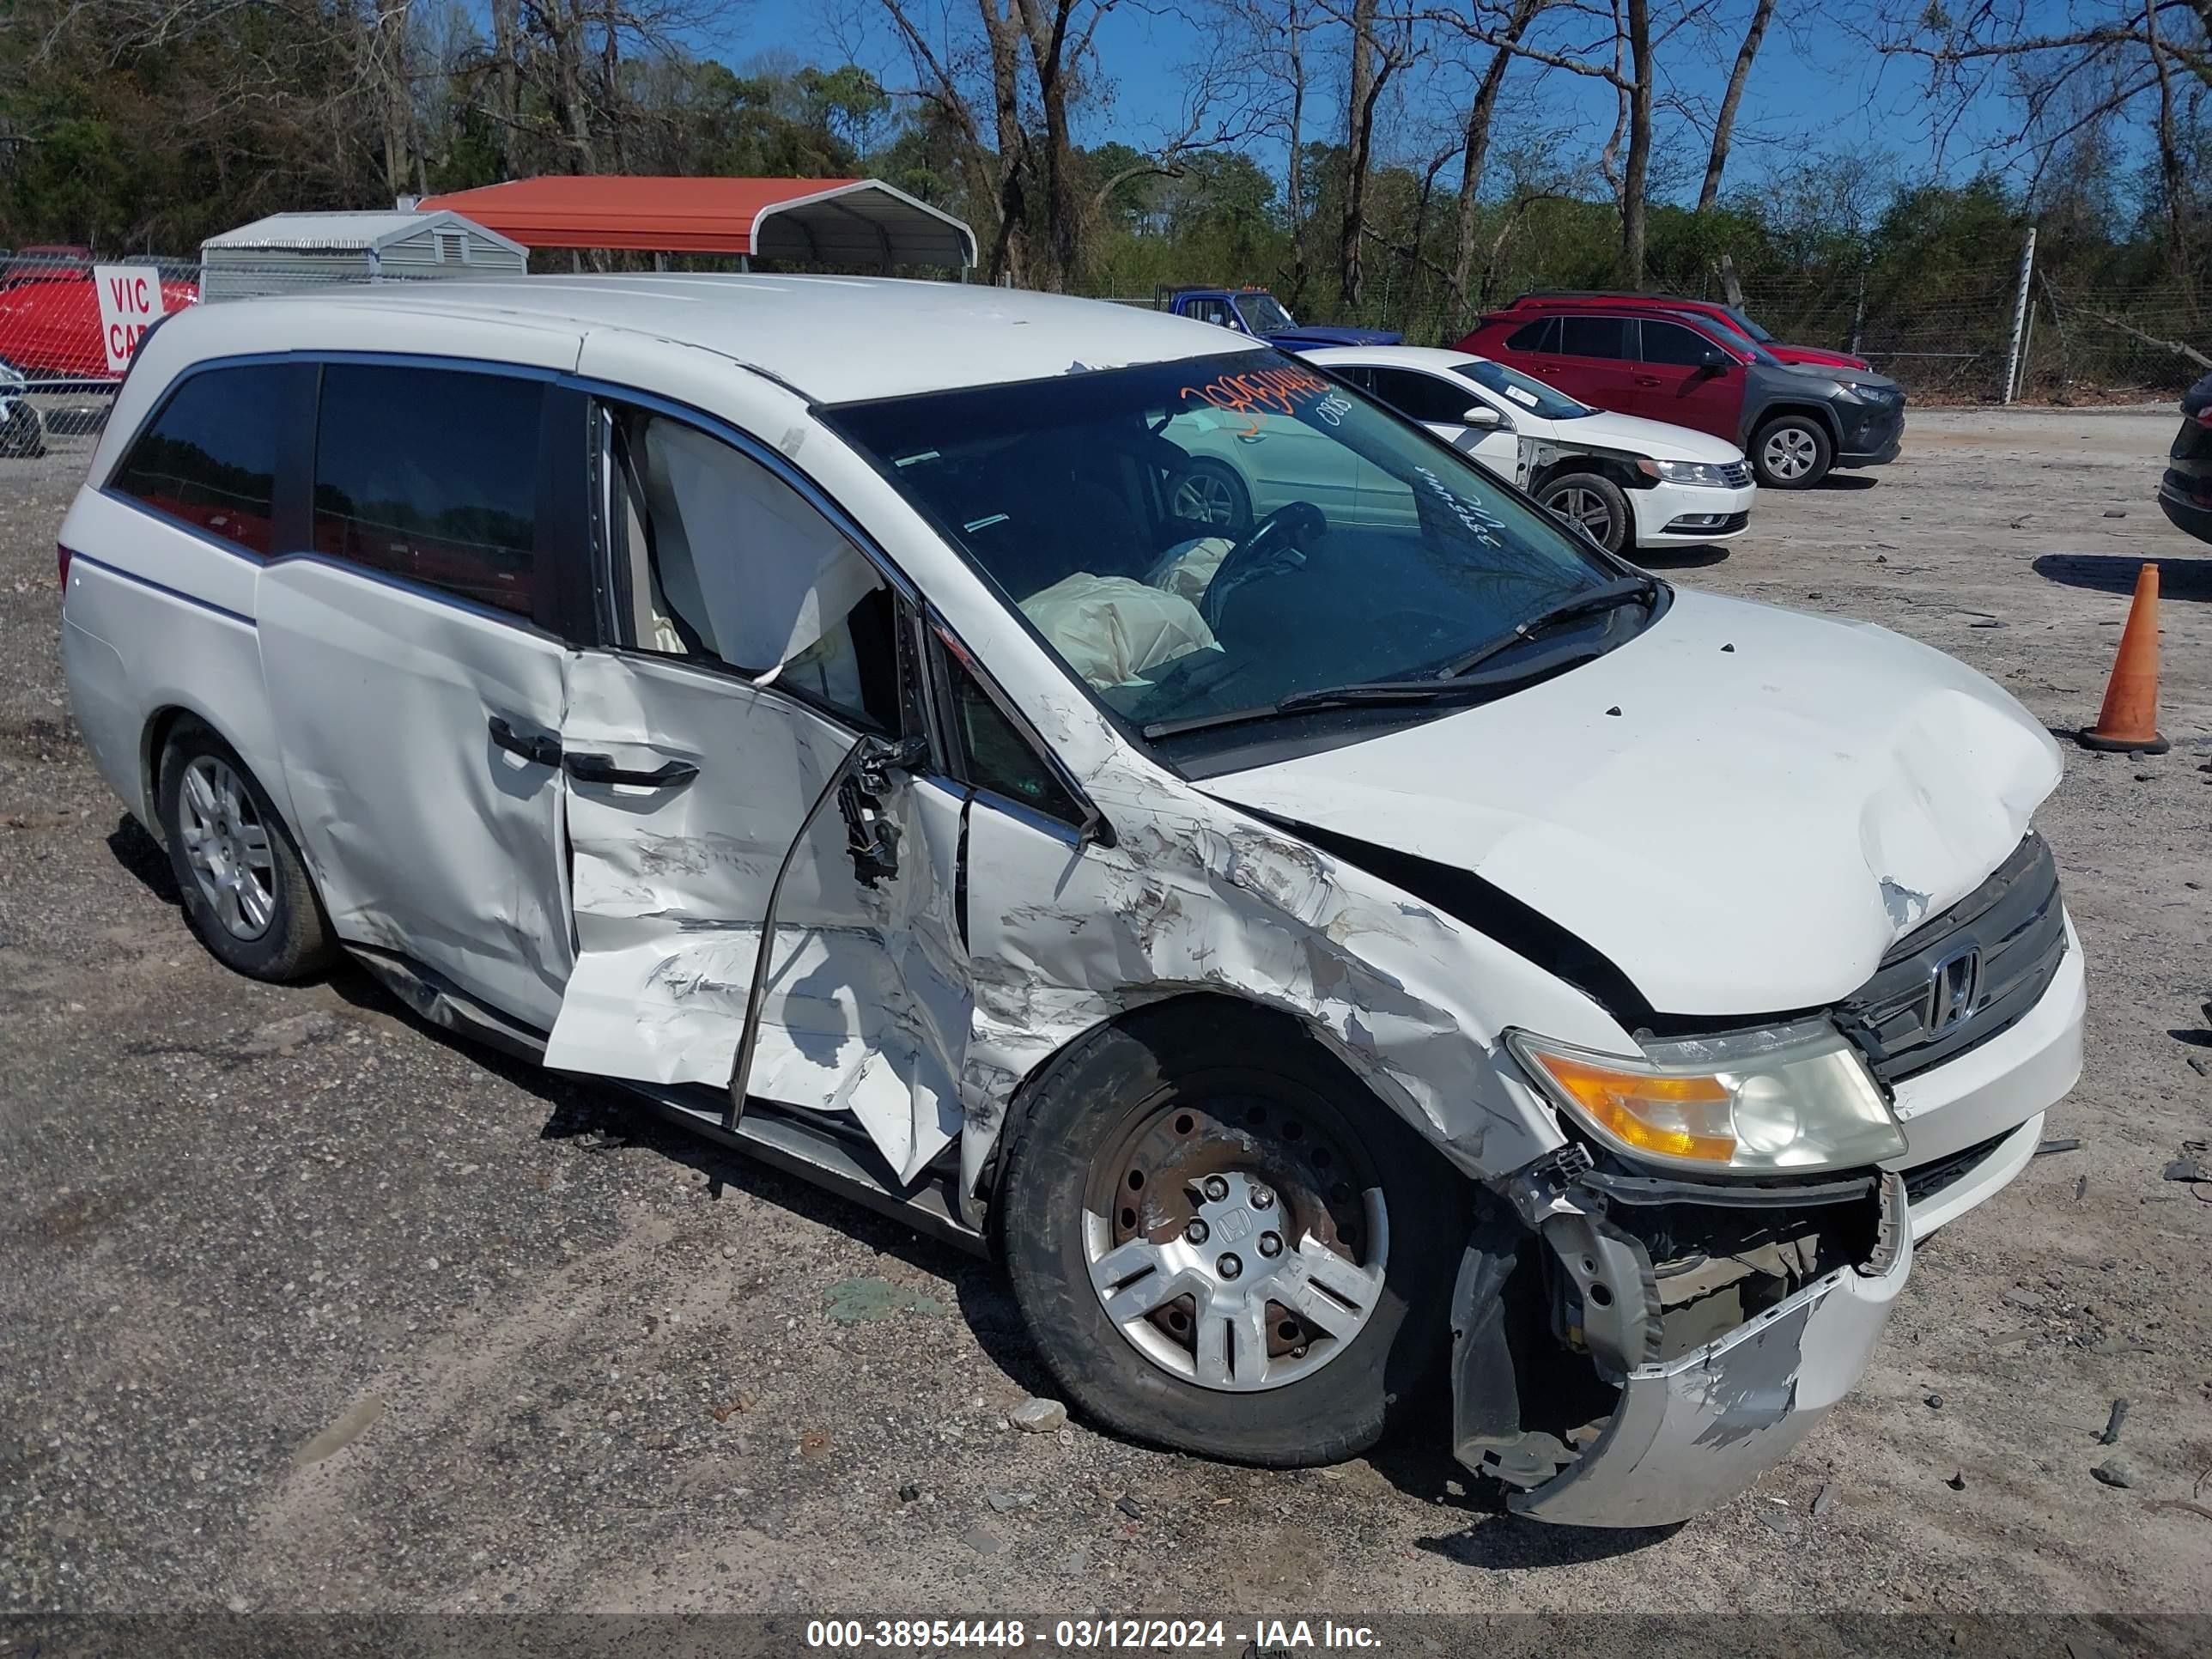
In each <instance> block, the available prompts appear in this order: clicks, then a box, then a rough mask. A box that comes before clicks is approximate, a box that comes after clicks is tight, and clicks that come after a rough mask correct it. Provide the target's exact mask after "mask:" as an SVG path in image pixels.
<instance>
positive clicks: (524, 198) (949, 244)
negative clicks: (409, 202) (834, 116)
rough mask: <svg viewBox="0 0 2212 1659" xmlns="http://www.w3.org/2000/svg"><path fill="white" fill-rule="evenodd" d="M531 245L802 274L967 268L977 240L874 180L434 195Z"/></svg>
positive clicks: (434, 201)
mask: <svg viewBox="0 0 2212 1659" xmlns="http://www.w3.org/2000/svg"><path fill="white" fill-rule="evenodd" d="M420 205H421V207H422V209H423V210H426V211H427V210H431V209H436V208H447V209H451V210H453V212H455V213H459V214H460V215H462V216H465V217H467V218H470V219H473V220H475V221H476V222H477V223H478V224H480V225H482V226H483V227H484V228H486V229H488V230H495V231H497V232H498V233H499V234H501V235H502V236H507V237H510V238H512V239H513V240H515V241H518V242H520V243H521V244H522V245H523V246H526V247H569V248H593V247H603V248H623V249H628V250H633V251H635V252H646V253H737V254H744V255H748V256H757V257H759V258H770V259H792V260H798V261H801V262H804V263H806V264H829V265H881V266H884V267H889V266H890V265H893V264H929V265H972V264H975V233H974V232H973V231H971V230H969V228H968V227H967V226H966V225H964V224H963V223H961V222H960V221H959V220H957V219H955V218H954V217H952V216H951V215H950V214H947V213H940V212H939V211H938V210H937V209H935V208H933V207H931V206H930V205H929V204H927V203H926V202H920V201H916V200H915V198H914V197H911V196H908V194H907V193H906V192H905V191H900V190H894V189H892V188H891V186H890V185H887V184H884V182H883V181H882V180H881V179H649V178H635V177H631V176H629V175H627V174H600V175H596V176H588V175H587V176H581V177H574V176H566V175H548V176H546V177H544V178H539V179H514V180H513V181H511V182H509V183H507V184H503V185H484V186H483V187H482V188H481V189H478V190H462V191H453V192H452V193H451V194H449V195H445V196H433V197H428V199H426V200H425V201H423V202H422V204H420Z"/></svg>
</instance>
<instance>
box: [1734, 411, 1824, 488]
mask: <svg viewBox="0 0 2212 1659" xmlns="http://www.w3.org/2000/svg"><path fill="white" fill-rule="evenodd" d="M1834 460H1835V446H1833V445H1832V444H1831V443H1830V442H1829V441H1828V432H1827V428H1826V427H1824V426H1822V425H1821V424H1820V422H1818V421H1816V420H1814V418H1813V417H1812V416H1810V415H1782V416H1776V417H1775V418H1774V419H1773V420H1771V421H1769V422H1767V423H1766V424H1765V426H1763V427H1761V428H1759V434H1758V435H1757V436H1756V437H1754V438H1753V439H1752V441H1751V464H1752V465H1753V466H1754V467H1756V468H1758V469H1759V483H1763V484H1765V486H1766V487H1767V488H1768V489H1811V488H1812V487H1813V486H1814V484H1816V483H1820V480H1821V479H1823V478H1825V477H1827V476H1828V468H1829V467H1830V465H1832V464H1833V462H1834Z"/></svg>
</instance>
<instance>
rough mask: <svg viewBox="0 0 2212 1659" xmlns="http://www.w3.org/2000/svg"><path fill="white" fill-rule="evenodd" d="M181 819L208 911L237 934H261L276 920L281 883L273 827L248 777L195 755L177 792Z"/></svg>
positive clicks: (188, 858) (246, 936)
mask: <svg viewBox="0 0 2212 1659" xmlns="http://www.w3.org/2000/svg"><path fill="white" fill-rule="evenodd" d="M177 822H178V828H179V831H180V833H181V834H182V836H183V837H184V843H185V862H186V864H187V865H188V866H190V867H191V872H192V880H193V882H194V884H196V885H197V887H198V888H199V890H200V896H201V898H203V899H204V900H205V901H206V902H207V907H208V908H209V910H210V912H211V913H212V914H213V915H214V916H215V918H216V921H219V922H221V923H222V927H223V931H224V932H226V933H228V934H229V935H230V936H231V937H232V938H233V939H259V938H260V937H261V936H262V934H264V933H267V932H268V931H269V925H270V922H271V921H274V920H276V888H275V885H274V874H273V868H272V866H271V864H270V854H269V830H268V827H267V826H266V825H265V824H264V823H262V822H261V815H260V814H259V813H258V811H255V810H254V805H253V796H252V793H251V792H250V791H249V790H248V789H247V788H246V785H245V782H244V781H242V780H241V779H240V777H239V775H238V774H237V773H236V772H235V771H234V770H233V769H231V768H230V767H229V766H228V765H227V764H225V763H223V762H222V760H221V759H219V758H218V757H216V756H213V755H201V756H198V757H195V758H194V759H193V760H192V761H191V763H189V764H187V765H186V766H185V775H184V778H183V780H182V781H181V783H180V785H179V789H178V792H177Z"/></svg>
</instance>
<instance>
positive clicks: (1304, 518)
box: [1198, 501, 1328, 629]
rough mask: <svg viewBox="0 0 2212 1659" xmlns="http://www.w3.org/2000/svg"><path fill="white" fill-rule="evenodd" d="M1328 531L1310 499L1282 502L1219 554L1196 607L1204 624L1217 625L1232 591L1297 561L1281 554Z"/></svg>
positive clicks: (1293, 567) (1279, 572)
mask: <svg viewBox="0 0 2212 1659" xmlns="http://www.w3.org/2000/svg"><path fill="white" fill-rule="evenodd" d="M1327 533H1328V520H1327V519H1326V518H1324V517H1323V516H1322V510H1321V509H1320V508H1319V507H1316V506H1315V505H1314V504H1313V503H1312V502H1311V501H1285V503H1284V504H1283V505H1282V506H1280V507H1277V508H1276V509H1275V510H1274V511H1273V513H1269V514H1268V515H1267V517H1266V518H1264V519H1262V520H1260V522H1259V523H1257V524H1255V525H1254V526H1252V530H1251V533H1250V534H1249V535H1247V536H1246V537H1245V538H1244V539H1243V541H1241V542H1239V543H1237V545H1236V546H1234V547H1232V548H1231V549H1230V550H1228V551H1227V552H1226V553H1225V554H1223V555H1222V556H1221V562H1220V563H1219V564H1218V566H1216V567H1215V568H1214V572H1213V580H1212V581H1210V582H1208V583H1207V584H1206V596H1205V598H1204V599H1201V600H1200V603H1199V607H1198V613H1199V615H1200V616H1201V617H1204V618H1205V619H1206V626H1207V627H1208V628H1213V629H1218V628H1219V627H1220V626H1221V611H1222V606H1223V605H1225V603H1226V602H1227V600H1228V598H1229V596H1230V594H1231V593H1232V592H1235V591H1236V590H1237V589H1238V588H1240V587H1242V586H1244V584H1245V583H1246V582H1249V581H1252V580H1256V579H1258V578H1259V577H1261V576H1273V575H1279V574H1282V573H1283V572H1284V571H1285V570H1291V569H1295V568H1297V562H1296V560H1295V559H1294V558H1286V557H1285V555H1286V554H1295V553H1296V552H1297V544H1299V543H1301V542H1303V541H1304V540H1306V539H1307V538H1310V537H1315V536H1322V535H1326V534H1327Z"/></svg>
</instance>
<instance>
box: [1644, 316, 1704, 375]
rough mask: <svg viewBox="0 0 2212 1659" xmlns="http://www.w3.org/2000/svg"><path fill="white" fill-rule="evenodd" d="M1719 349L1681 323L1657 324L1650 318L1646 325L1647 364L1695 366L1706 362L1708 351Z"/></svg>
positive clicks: (1645, 355) (1645, 321) (1645, 320)
mask: <svg viewBox="0 0 2212 1659" xmlns="http://www.w3.org/2000/svg"><path fill="white" fill-rule="evenodd" d="M1717 349H1719V348H1718V347H1717V346H1715V345H1714V344H1713V343H1711V341H1710V340H1708V339H1706V338H1705V336H1704V335H1702V334H1700V333H1699V332H1698V331H1696V330H1695V329H1689V328H1684V327H1683V326H1682V325H1680V323H1655V322H1653V321H1651V320H1650V319H1649V318H1646V319H1644V362H1647V363H1684V364H1689V365H1695V364H1699V363H1702V362H1705V354H1706V353H1707V352H1708V351H1715V350H1717Z"/></svg>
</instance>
